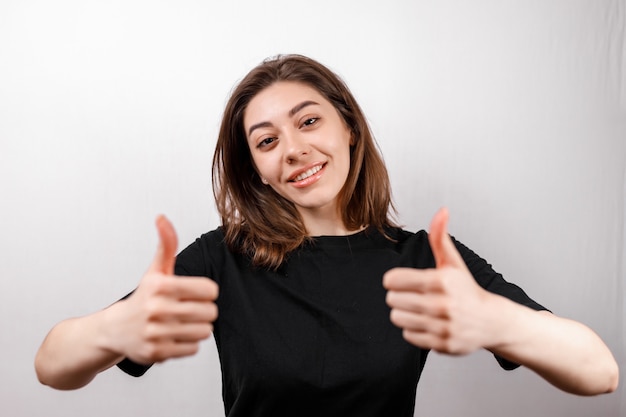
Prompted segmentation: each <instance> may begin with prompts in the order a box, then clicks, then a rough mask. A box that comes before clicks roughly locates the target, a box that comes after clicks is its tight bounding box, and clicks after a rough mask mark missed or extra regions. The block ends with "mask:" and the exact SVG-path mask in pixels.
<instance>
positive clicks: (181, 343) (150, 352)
mask: <svg viewBox="0 0 626 417" xmlns="http://www.w3.org/2000/svg"><path fill="white" fill-rule="evenodd" d="M156 226H157V230H158V233H159V247H158V250H157V253H156V256H155V258H154V260H153V262H152V264H151V265H150V267H149V268H148V271H147V272H146V274H145V275H144V277H143V278H142V280H141V282H140V283H139V286H138V287H137V289H136V290H135V292H133V294H132V295H131V296H130V297H128V298H127V299H126V300H123V301H120V302H118V303H116V304H115V305H113V306H112V308H111V310H112V313H111V314H110V315H109V317H110V320H112V321H113V323H109V324H111V325H109V326H106V328H107V329H109V331H110V332H111V334H109V335H108V337H107V341H108V343H107V345H108V346H110V348H111V350H113V351H115V352H116V353H118V354H120V355H124V356H125V357H127V358H129V359H132V360H133V361H135V362H138V363H143V364H150V363H154V362H161V361H164V360H166V359H169V358H175V357H182V356H188V355H192V354H194V353H196V352H197V351H198V348H199V342H200V341H202V340H204V339H206V338H208V337H209V336H210V335H211V333H212V331H213V325H212V323H213V322H214V321H215V319H216V318H217V306H216V304H215V300H216V298H217V295H218V287H217V284H216V283H215V282H214V281H212V280H210V279H207V278H206V277H180V276H174V263H175V255H176V250H177V245H178V239H177V237H176V232H175V230H174V227H173V226H172V224H171V223H170V222H169V221H168V220H167V219H166V218H165V217H163V216H160V217H159V218H157V222H156Z"/></svg>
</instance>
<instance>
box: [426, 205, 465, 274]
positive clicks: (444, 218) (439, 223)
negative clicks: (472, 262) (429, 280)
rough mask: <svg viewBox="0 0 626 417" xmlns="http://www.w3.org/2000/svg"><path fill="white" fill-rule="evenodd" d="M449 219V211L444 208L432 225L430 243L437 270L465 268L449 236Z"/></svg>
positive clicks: (440, 210) (437, 214)
mask: <svg viewBox="0 0 626 417" xmlns="http://www.w3.org/2000/svg"><path fill="white" fill-rule="evenodd" d="M448 218H449V213H448V209H447V208H445V207H444V208H441V209H439V211H438V212H437V213H436V214H435V216H434V217H433V220H432V222H431V224H430V231H429V233H428V242H429V243H430V247H431V249H432V251H433V256H434V257H435V265H436V267H437V268H443V267H446V266H451V267H465V262H464V261H463V258H462V257H461V255H460V254H459V251H457V249H456V246H454V242H452V238H451V237H450V235H449V234H448Z"/></svg>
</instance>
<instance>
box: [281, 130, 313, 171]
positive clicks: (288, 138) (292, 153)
mask: <svg viewBox="0 0 626 417" xmlns="http://www.w3.org/2000/svg"><path fill="white" fill-rule="evenodd" d="M282 140H283V142H284V143H285V144H286V146H285V161H286V162H287V163H288V164H292V163H294V162H297V161H298V160H299V159H301V158H302V157H304V156H306V155H308V154H309V152H310V147H309V144H308V142H307V141H306V140H305V138H303V137H302V135H301V134H300V132H297V131H296V132H289V133H285V134H284V135H283V139H282Z"/></svg>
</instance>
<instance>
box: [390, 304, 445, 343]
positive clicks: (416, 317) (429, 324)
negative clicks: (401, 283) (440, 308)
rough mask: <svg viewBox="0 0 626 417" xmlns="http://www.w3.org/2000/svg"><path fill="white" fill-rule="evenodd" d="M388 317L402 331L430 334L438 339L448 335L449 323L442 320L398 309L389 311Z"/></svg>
mask: <svg viewBox="0 0 626 417" xmlns="http://www.w3.org/2000/svg"><path fill="white" fill-rule="evenodd" d="M389 317H390V320H391V322H392V323H393V324H395V325H396V326H397V327H399V328H401V329H404V330H410V331H413V332H424V333H430V334H433V335H435V336H438V337H448V336H449V334H450V332H449V322H448V321H446V320H444V319H439V318H433V317H431V316H427V315H424V314H415V313H412V312H409V311H404V310H399V309H393V310H391V314H390V316H389Z"/></svg>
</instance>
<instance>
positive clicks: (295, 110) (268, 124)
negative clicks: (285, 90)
mask: <svg viewBox="0 0 626 417" xmlns="http://www.w3.org/2000/svg"><path fill="white" fill-rule="evenodd" d="M315 105H318V106H319V103H317V102H315V101H313V100H305V101H303V102H302V103H299V104H296V105H295V106H293V108H292V109H291V110H289V113H288V114H289V117H293V116H294V115H295V114H296V113H298V112H299V111H300V110H302V109H303V108H305V107H307V106H315ZM271 126H272V123H271V122H260V123H256V124H253V125H252V126H250V129H248V137H250V135H251V134H252V132H253V131H254V129H259V128H261V127H271Z"/></svg>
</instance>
